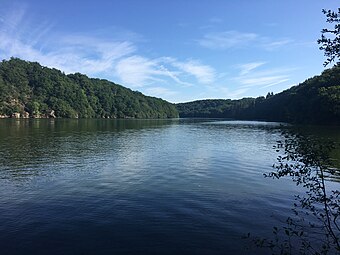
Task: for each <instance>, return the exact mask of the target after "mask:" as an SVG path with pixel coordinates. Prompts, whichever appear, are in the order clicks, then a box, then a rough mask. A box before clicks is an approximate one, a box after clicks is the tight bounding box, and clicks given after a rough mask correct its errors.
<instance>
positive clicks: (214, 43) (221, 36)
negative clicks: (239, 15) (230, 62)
mask: <svg viewBox="0 0 340 255" xmlns="http://www.w3.org/2000/svg"><path fill="white" fill-rule="evenodd" d="M257 38H258V35H257V34H254V33H241V32H238V31H225V32H219V33H208V34H206V35H204V37H203V38H202V39H200V40H198V43H199V44H200V45H201V46H203V47H206V48H210V49H217V50H224V49H229V48H234V47H238V48H239V47H243V46H246V45H248V44H249V43H250V42H253V41H255V40H256V39H257Z"/></svg>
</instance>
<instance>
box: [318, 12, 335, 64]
mask: <svg viewBox="0 0 340 255" xmlns="http://www.w3.org/2000/svg"><path fill="white" fill-rule="evenodd" d="M322 12H323V13H324V14H325V15H326V17H327V20H326V21H327V22H328V23H330V24H334V27H333V28H331V29H328V28H324V29H322V31H321V33H322V35H321V39H319V40H318V44H320V45H321V46H320V50H323V51H324V55H325V57H326V61H325V62H324V66H327V65H328V64H330V63H332V62H336V63H337V64H339V59H340V8H338V11H337V12H336V11H332V10H325V9H323V10H322Z"/></svg>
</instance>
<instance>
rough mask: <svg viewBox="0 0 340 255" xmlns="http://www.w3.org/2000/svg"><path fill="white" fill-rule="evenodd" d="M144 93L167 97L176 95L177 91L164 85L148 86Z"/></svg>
mask: <svg viewBox="0 0 340 255" xmlns="http://www.w3.org/2000/svg"><path fill="white" fill-rule="evenodd" d="M145 91H146V93H147V94H148V95H151V96H155V97H162V98H169V97H172V96H175V95H178V92H177V91H173V90H170V89H167V88H164V87H149V88H146V89H145Z"/></svg>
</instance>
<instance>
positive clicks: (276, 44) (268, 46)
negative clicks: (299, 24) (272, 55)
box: [263, 39, 293, 51]
mask: <svg viewBox="0 0 340 255" xmlns="http://www.w3.org/2000/svg"><path fill="white" fill-rule="evenodd" d="M290 43H293V40H291V39H281V40H277V41H269V42H265V43H263V48H264V49H265V50H269V51H271V50H276V49H278V48H280V47H282V46H285V45H288V44H290Z"/></svg>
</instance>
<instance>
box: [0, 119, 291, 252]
mask: <svg viewBox="0 0 340 255" xmlns="http://www.w3.org/2000/svg"><path fill="white" fill-rule="evenodd" d="M281 130H282V126H281V125H280V124H279V123H266V122H240V121H214V120H0V194H1V196H0V244H1V245H0V254H119V253H124V254H142V253H143V254H183V253H185V254H254V253H261V252H263V251H261V250H260V251H253V250H247V249H246V248H247V246H249V242H248V241H247V240H244V239H242V238H241V237H242V236H243V235H245V234H247V233H248V232H250V233H252V234H254V235H259V236H263V237H266V236H268V235H270V234H271V231H272V227H273V226H275V225H278V224H279V223H280V222H283V221H284V220H285V219H286V217H287V216H288V215H290V214H291V211H290V208H292V203H293V200H294V194H295V193H296V192H297V188H296V186H295V185H294V184H293V183H291V182H290V181H289V180H272V179H269V178H264V177H263V173H265V172H269V171H272V170H273V169H272V164H273V163H275V161H276V157H277V152H276V151H275V150H274V149H273V145H275V144H276V141H277V140H280V139H282V135H281Z"/></svg>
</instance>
